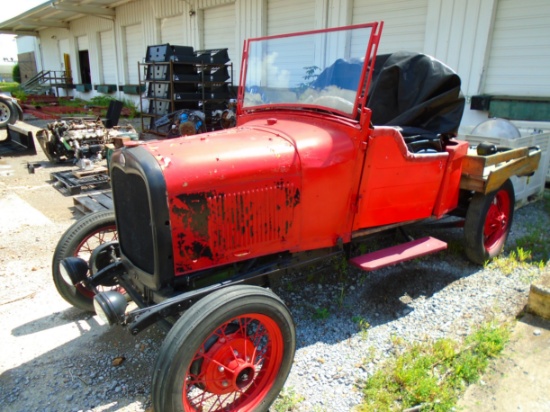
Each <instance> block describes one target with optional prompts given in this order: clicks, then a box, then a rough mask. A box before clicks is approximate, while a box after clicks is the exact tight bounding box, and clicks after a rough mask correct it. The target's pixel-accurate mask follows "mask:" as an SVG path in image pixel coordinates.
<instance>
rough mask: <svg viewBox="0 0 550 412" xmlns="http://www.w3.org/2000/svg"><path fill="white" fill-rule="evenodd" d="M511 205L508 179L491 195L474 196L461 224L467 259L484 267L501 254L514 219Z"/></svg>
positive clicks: (513, 197)
mask: <svg viewBox="0 0 550 412" xmlns="http://www.w3.org/2000/svg"><path fill="white" fill-rule="evenodd" d="M514 203H515V195H514V186H513V184H512V182H511V181H510V180H509V179H508V180H506V182H504V184H503V185H502V186H501V187H500V188H499V189H497V190H495V191H494V192H492V193H489V194H487V195H483V194H481V193H476V194H475V195H474V197H473V198H472V200H471V202H470V205H469V206H468V211H467V212H466V221H465V223H464V241H465V251H466V256H468V258H469V259H470V260H471V261H472V262H474V263H477V264H480V265H483V264H484V263H485V262H487V261H489V260H491V259H493V258H494V257H495V256H498V255H499V254H500V253H501V252H502V249H503V248H504V244H505V243H506V239H507V238H508V234H509V233H510V228H511V226H512V221H513V218H514Z"/></svg>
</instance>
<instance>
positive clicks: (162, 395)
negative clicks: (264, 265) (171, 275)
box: [152, 285, 296, 412]
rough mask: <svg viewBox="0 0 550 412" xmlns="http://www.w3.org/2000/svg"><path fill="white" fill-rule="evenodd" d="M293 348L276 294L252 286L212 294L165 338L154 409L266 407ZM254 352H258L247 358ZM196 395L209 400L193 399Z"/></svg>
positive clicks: (290, 329)
mask: <svg viewBox="0 0 550 412" xmlns="http://www.w3.org/2000/svg"><path fill="white" fill-rule="evenodd" d="M245 342H246V343H245ZM295 350H296V332H295V326H294V321H293V320H292V317H291V315H290V312H289V310H288V308H287V307H286V306H285V304H284V303H283V302H282V301H281V300H280V299H279V297H278V296H277V295H275V294H274V293H273V292H271V291H269V290H266V289H263V288H260V287H258V286H246V285H244V286H243V285H239V286H230V287H228V288H225V289H222V290H218V291H216V292H213V293H211V294H210V295H208V296H206V297H204V298H203V299H201V300H200V301H199V302H197V303H196V304H195V305H193V306H192V307H191V308H190V309H189V310H188V311H187V312H185V313H184V314H183V316H182V317H180V318H179V319H178V321H177V322H176V324H175V325H174V327H173V328H172V329H171V330H170V332H169V333H168V335H167V336H166V339H165V340H164V342H163V344H162V346H161V348H160V353H159V357H158V360H157V362H156V365H155V371H154V374H153V387H152V397H153V405H154V409H155V411H171V412H176V411H178V412H181V411H198V410H210V411H214V410H215V411H218V410H220V411H221V410H223V411H226V410H229V411H237V410H238V411H267V410H268V408H269V406H270V405H271V404H272V403H273V401H274V400H275V399H276V398H277V396H278V394H279V392H280V390H281V389H282V387H283V385H284V383H285V381H286V378H287V376H288V374H289V372H290V368H291V366H292V362H293V359H294V352H295ZM252 353H254V354H255V355H256V356H255V357H253V358H252V357H251V356H247V354H252ZM226 361H227V362H226ZM220 365H224V366H225V368H224V367H220ZM237 365H238V366H237ZM251 366H254V368H253V367H251ZM258 367H260V369H259V370H258ZM254 370H255V371H256V373H254V372H253V371H254ZM235 371H236V372H235ZM249 372H252V373H249ZM237 388H238V389H237ZM197 393H198V394H201V393H204V394H206V395H207V396H206V397H205V398H207V399H205V398H203V397H200V396H199V397H198V398H193V397H194V396H195V395H196V394H197ZM243 393H245V394H246V395H242V394H243ZM241 395H242V396H241ZM190 397H191V398H193V399H190ZM217 401H220V402H221V403H217ZM225 402H229V404H225ZM205 403H207V404H205ZM211 403H214V405H211ZM222 404H223V406H222ZM201 408H202V409H201ZM224 408H226V409H224Z"/></svg>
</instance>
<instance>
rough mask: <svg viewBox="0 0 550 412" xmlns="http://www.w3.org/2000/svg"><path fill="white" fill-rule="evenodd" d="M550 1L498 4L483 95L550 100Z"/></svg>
mask: <svg viewBox="0 0 550 412" xmlns="http://www.w3.org/2000/svg"><path fill="white" fill-rule="evenodd" d="M549 22H550V1H548V0H500V1H499V2H498V8H497V13H496V19H495V26H494V30H493V38H492V44H491V45H490V54H489V61H488V67H487V74H486V78H485V85H484V88H483V92H484V93H488V94H506V95H520V96H550V24H549Z"/></svg>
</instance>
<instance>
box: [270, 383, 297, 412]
mask: <svg viewBox="0 0 550 412" xmlns="http://www.w3.org/2000/svg"><path fill="white" fill-rule="evenodd" d="M304 399H305V398H304V397H303V396H302V395H299V394H297V393H296V391H295V390H294V389H293V388H288V389H283V390H282V391H281V393H280V394H279V396H278V397H277V399H276V400H275V402H274V403H273V405H272V406H271V409H272V410H273V411H274V412H292V411H294V410H296V407H297V406H298V405H299V404H300V403H302V402H303V401H304Z"/></svg>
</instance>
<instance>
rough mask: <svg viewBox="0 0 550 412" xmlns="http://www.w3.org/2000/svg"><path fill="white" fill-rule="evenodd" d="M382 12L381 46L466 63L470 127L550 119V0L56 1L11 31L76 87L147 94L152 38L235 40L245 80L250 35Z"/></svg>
mask: <svg viewBox="0 0 550 412" xmlns="http://www.w3.org/2000/svg"><path fill="white" fill-rule="evenodd" d="M379 20H383V21H384V30H383V33H382V41H381V44H380V49H379V52H380V53H387V52H393V51H397V50H410V51H418V52H423V53H426V54H429V55H432V56H434V57H436V58H438V59H440V60H442V61H443V62H445V63H446V64H447V65H449V66H450V67H452V68H453V69H454V70H456V71H457V72H458V74H459V75H460V77H461V79H462V89H463V92H464V94H465V95H466V97H467V110H466V113H465V115H464V118H463V122H462V124H463V125H464V126H469V125H475V124H477V123H479V122H480V121H482V120H484V119H487V118H488V117H489V116H491V117H493V116H498V117H511V118H514V117H515V118H518V119H519V120H544V121H550V69H549V67H550V25H549V24H548V21H550V1H548V0H391V1H390V0H118V1H117V0H114V1H113V0H52V1H48V2H46V3H44V4H42V5H40V6H37V7H35V8H33V9H31V10H28V11H27V12H25V13H23V14H21V15H19V16H17V17H15V18H13V19H10V20H8V21H5V22H3V23H0V33H11V34H18V35H19V36H20V37H19V38H18V47H19V60H20V61H21V60H22V57H24V59H23V60H25V61H32V60H33V59H34V62H35V65H36V69H37V71H41V70H66V69H69V68H70V69H71V71H72V78H73V81H74V83H75V84H77V85H80V87H78V90H76V89H75V90H73V91H71V93H73V94H74V95H75V96H78V97H82V98H85V99H86V98H90V97H92V96H94V95H96V94H100V92H99V91H98V90H97V89H98V86H102V87H99V89H100V90H103V91H107V92H109V93H112V95H113V96H115V97H117V98H122V99H124V98H126V99H128V98H132V99H134V100H139V96H137V95H136V94H133V93H136V92H137V91H136V90H135V89H136V87H135V86H136V85H137V84H138V65H137V62H138V61H142V60H143V58H144V57H145V54H146V50H147V46H149V45H158V44H164V43H170V44H173V45H185V46H192V47H194V48H195V49H216V48H228V49H229V56H230V58H231V60H232V62H233V67H234V76H233V79H234V81H235V82H236V81H237V80H238V70H239V66H240V61H241V48H242V44H243V41H244V39H246V38H248V37H259V36H265V35H273V34H280V33H287V32H293V31H305V30H310V29H320V28H325V27H335V26H343V25H349V24H355V23H364V22H370V21H379ZM28 36H32V37H30V38H29V37H28ZM88 85H90V86H88ZM124 86H134V87H124ZM88 89H90V90H88ZM132 89H134V90H132ZM112 90H114V91H112ZM111 91H112V92H111ZM506 113H507V114H508V115H507V116H506V115H505V114H506Z"/></svg>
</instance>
